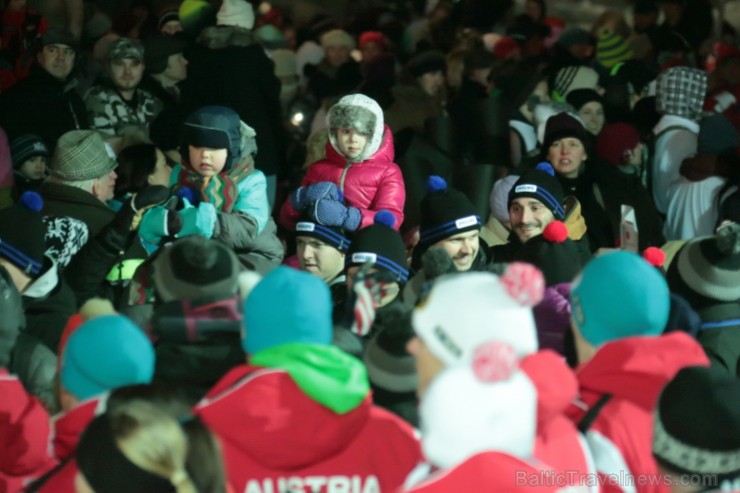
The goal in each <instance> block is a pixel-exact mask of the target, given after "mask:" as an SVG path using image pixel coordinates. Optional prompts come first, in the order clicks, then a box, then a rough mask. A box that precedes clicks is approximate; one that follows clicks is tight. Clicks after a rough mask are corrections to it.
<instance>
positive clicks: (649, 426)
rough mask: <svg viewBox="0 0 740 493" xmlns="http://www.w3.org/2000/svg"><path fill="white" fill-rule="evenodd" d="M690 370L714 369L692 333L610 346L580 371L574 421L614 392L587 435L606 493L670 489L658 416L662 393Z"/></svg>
mask: <svg viewBox="0 0 740 493" xmlns="http://www.w3.org/2000/svg"><path fill="white" fill-rule="evenodd" d="M685 366H709V360H708V359H707V356H706V354H704V350H702V348H701V346H700V345H699V343H697V342H696V341H695V340H694V339H692V338H691V337H690V336H689V335H687V334H684V333H672V334H668V335H664V336H660V337H628V338H625V339H621V340H618V341H613V342H610V343H607V344H605V345H604V346H602V347H600V348H599V350H598V351H597V352H596V354H595V355H594V357H593V358H592V359H591V360H590V361H588V362H587V363H585V364H583V365H581V366H580V367H579V368H578V369H577V372H576V377H577V378H578V384H579V387H580V396H579V401H577V402H575V403H574V405H572V406H571V407H570V408H569V409H568V415H569V417H570V418H571V419H572V420H573V421H574V422H575V423H578V422H580V421H581V419H582V418H583V417H584V415H585V414H586V412H587V410H588V409H590V408H591V407H592V406H594V405H595V404H596V402H597V401H598V400H599V399H600V398H601V397H602V396H603V395H604V394H612V397H611V399H610V400H609V401H607V403H606V405H604V407H603V408H602V409H601V411H600V412H599V413H598V415H597V417H596V420H595V421H594V422H593V423H592V425H591V426H590V428H589V429H588V431H587V432H586V439H587V441H588V444H589V446H590V448H591V451H592V452H593V456H594V458H595V461H596V468H597V470H598V472H599V480H600V481H601V482H602V483H601V489H602V491H604V492H637V493H657V492H667V491H669V488H667V486H666V485H665V484H663V483H662V481H660V479H661V478H660V476H659V473H658V467H657V464H656V463H655V460H654V459H653V454H652V436H653V412H654V410H655V404H656V402H657V400H658V396H659V394H660V391H661V390H662V389H663V387H664V386H665V384H666V383H668V381H669V380H671V379H672V378H673V377H674V376H675V375H676V373H677V372H678V371H679V370H680V369H681V368H683V367H685ZM613 480H616V481H613Z"/></svg>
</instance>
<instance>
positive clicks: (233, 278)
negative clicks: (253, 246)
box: [154, 235, 240, 302]
mask: <svg viewBox="0 0 740 493" xmlns="http://www.w3.org/2000/svg"><path fill="white" fill-rule="evenodd" d="M239 270H240V264H239V260H238V259H237V258H236V255H235V254H234V252H233V251H232V250H231V249H230V248H227V247H226V246H224V245H223V244H221V243H219V242H217V241H215V240H208V239H206V238H204V237H202V236H199V235H193V236H188V237H185V238H182V239H180V240H178V241H176V242H175V243H173V244H172V245H171V246H169V247H167V248H164V249H163V250H162V251H161V252H160V253H159V255H158V256H157V258H156V260H155V261H154V287H155V289H156V290H157V295H158V297H159V299H160V300H162V301H165V302H167V301H172V300H185V299H187V300H198V299H202V298H204V297H208V298H213V299H215V300H221V299H225V298H229V297H231V296H234V295H235V294H236V291H237V287H238V284H237V278H238V276H239Z"/></svg>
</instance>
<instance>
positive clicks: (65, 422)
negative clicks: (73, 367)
mask: <svg viewBox="0 0 740 493" xmlns="http://www.w3.org/2000/svg"><path fill="white" fill-rule="evenodd" d="M104 411H105V400H101V399H100V398H93V399H90V400H87V401H85V402H83V403H81V404H79V405H78V406H77V407H74V408H73V409H70V410H69V411H67V412H66V413H64V414H60V415H57V416H55V417H54V418H53V420H52V427H53V432H52V433H53V434H52V438H51V444H50V447H49V448H50V449H51V453H52V455H53V456H54V457H55V458H56V459H57V460H58V461H59V462H63V461H66V462H65V463H64V465H63V466H62V467H61V468H60V469H59V470H58V471H56V472H55V473H54V474H53V475H52V476H51V477H50V478H49V479H48V480H46V482H45V483H44V484H43V486H42V487H41V489H39V493H75V491H76V490H75V484H74V481H75V476H76V475H77V462H76V461H75V459H73V458H70V456H71V454H73V453H74V451H75V450H76V449H77V444H78V443H79V441H80V436H82V432H83V431H85V428H87V425H88V424H90V421H92V420H93V418H94V417H95V416H97V415H98V414H100V413H102V412H104Z"/></svg>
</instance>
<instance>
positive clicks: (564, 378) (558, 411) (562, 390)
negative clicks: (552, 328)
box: [521, 350, 595, 491]
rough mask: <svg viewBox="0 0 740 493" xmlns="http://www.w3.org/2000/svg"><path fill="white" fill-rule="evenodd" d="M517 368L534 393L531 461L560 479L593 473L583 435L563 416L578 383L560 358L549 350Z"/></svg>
mask: <svg viewBox="0 0 740 493" xmlns="http://www.w3.org/2000/svg"><path fill="white" fill-rule="evenodd" d="M521 368H522V370H523V371H524V373H526V374H527V376H528V377H529V379H530V380H531V381H532V383H533V384H534V386H535V388H536V389H537V434H536V436H535V443H534V457H535V458H536V459H537V460H538V461H539V462H541V463H542V464H544V465H545V466H547V467H550V468H552V469H553V470H555V471H556V472H557V473H559V474H560V475H562V477H564V478H568V475H567V473H568V471H579V472H580V473H583V474H586V473H592V472H595V471H593V470H592V467H593V458H592V457H591V452H590V451H589V449H588V446H587V444H586V441H585V439H584V437H583V435H581V433H579V432H578V430H577V429H576V427H575V426H574V425H573V423H572V422H571V421H570V420H569V419H568V418H567V417H566V415H565V411H566V410H567V409H568V406H569V405H570V403H571V401H572V400H573V399H574V398H575V397H576V395H577V393H578V382H577V381H576V378H575V375H574V374H573V372H572V371H571V370H570V368H568V366H567V365H566V364H565V362H564V361H563V358H562V357H561V356H560V355H558V354H557V353H555V352H554V351H549V350H544V351H540V352H537V353H534V354H531V355H529V356H527V357H525V358H524V359H523V360H522V362H521ZM572 480H573V483H571V484H569V485H567V486H573V487H576V486H579V484H580V483H579V478H578V477H573V478H572ZM559 486H564V485H559ZM594 491H595V490H594Z"/></svg>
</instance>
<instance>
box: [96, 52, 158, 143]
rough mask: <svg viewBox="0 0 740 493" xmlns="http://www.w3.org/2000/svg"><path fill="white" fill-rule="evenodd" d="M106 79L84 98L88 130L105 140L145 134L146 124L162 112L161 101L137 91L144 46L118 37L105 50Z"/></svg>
mask: <svg viewBox="0 0 740 493" xmlns="http://www.w3.org/2000/svg"><path fill="white" fill-rule="evenodd" d="M107 69H108V77H109V79H107V80H105V81H104V82H103V83H101V84H99V85H96V86H94V87H92V88H91V89H90V91H89V92H88V93H87V95H86V97H85V106H87V112H88V116H89V118H90V124H91V126H92V128H94V129H95V130H97V131H98V132H100V133H101V134H102V135H103V136H104V137H105V138H107V139H112V138H114V137H122V136H124V135H126V134H128V133H131V132H142V133H143V134H144V135H148V133H149V124H150V123H151V122H152V120H154V118H155V117H156V116H157V114H158V113H159V112H160V111H161V110H162V102H161V101H160V100H159V99H157V98H155V97H154V96H152V95H151V94H150V93H149V92H148V91H145V90H143V89H139V83H140V82H141V78H142V76H143V74H144V47H143V46H142V45H141V43H140V42H139V41H137V40H134V39H128V38H119V39H117V40H115V41H113V42H112V43H111V45H110V48H109V50H108V66H107Z"/></svg>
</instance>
